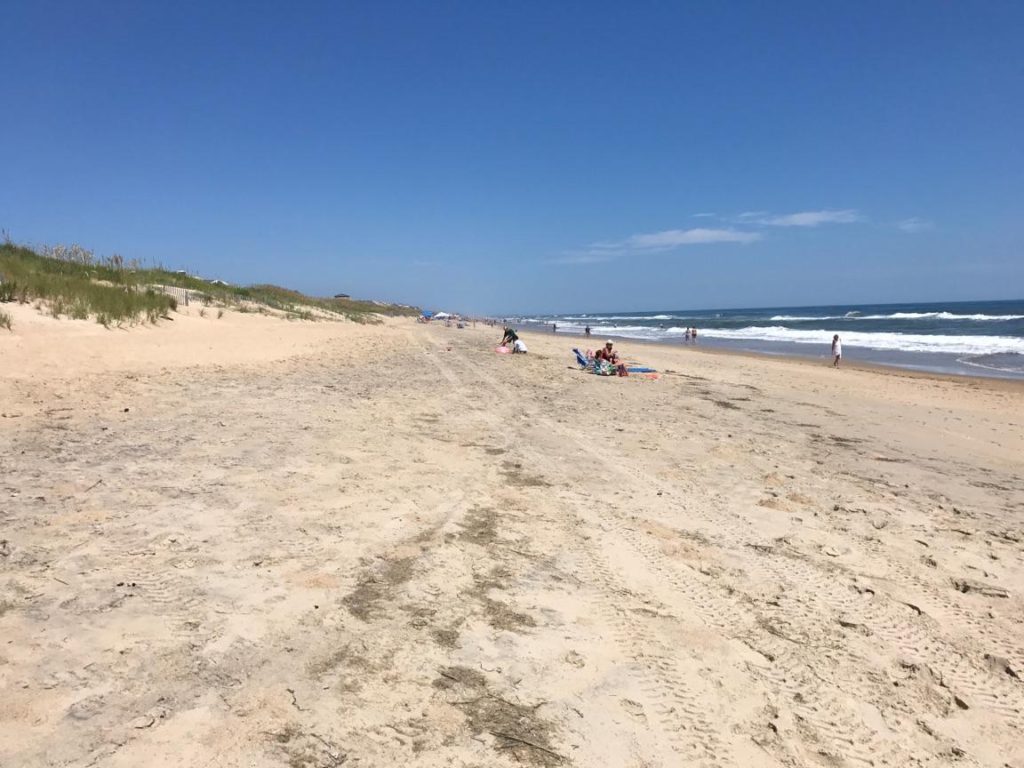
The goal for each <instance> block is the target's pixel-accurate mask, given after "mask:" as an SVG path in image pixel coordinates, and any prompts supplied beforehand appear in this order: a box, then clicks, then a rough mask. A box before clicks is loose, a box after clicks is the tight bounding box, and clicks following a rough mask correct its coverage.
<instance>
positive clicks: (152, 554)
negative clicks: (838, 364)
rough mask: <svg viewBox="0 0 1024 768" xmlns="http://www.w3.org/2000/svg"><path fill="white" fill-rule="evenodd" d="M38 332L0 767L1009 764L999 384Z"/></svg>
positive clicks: (1013, 644) (463, 335) (256, 326)
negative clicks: (632, 367)
mask: <svg viewBox="0 0 1024 768" xmlns="http://www.w3.org/2000/svg"><path fill="white" fill-rule="evenodd" d="M218 322H223V323H224V324H223V325H221V326H218V325H217V323H218ZM54 323H56V321H53V323H40V324H39V325H38V327H36V328H35V329H34V330H29V329H27V330H25V332H24V333H23V334H21V335H17V336H16V338H7V337H3V336H2V334H0V355H3V360H4V362H5V365H4V369H3V371H2V372H0V391H2V393H3V394H2V395H0V412H2V413H3V418H0V539H2V540H3V543H2V544H0V694H2V695H0V765H2V766H8V765H10V766H57V765H59V766H87V765H96V766H139V765H147V766H177V765H189V766H239V767H241V766H310V767H312V766H336V765H338V766H340V765H362V766H390V765H400V764H401V765H417V766H448V765H465V766H485V765H486V766H515V765H523V764H526V765H538V766H554V765H577V766H636V767H637V768H639V767H640V766H676V765H695V766H753V765H757V766H760V765H764V766H836V765H839V766H860V765H891V766H906V765H919V766H947V765H952V764H963V765H979V766H999V767H1002V766H1006V765H1011V766H1018V765H1021V764H1022V761H1024V682H1022V679H1024V642H1022V641H1021V637H1022V634H1024V601H1022V594H1024V459H1022V457H1024V388H1022V387H1021V386H1019V385H1018V384H1017V383H1014V382H1010V383H1007V382H999V381H991V380H984V381H983V380H976V379H959V378H945V379H944V378H942V377H937V376H932V375H915V374H907V373H905V372H890V371H877V370H869V369H853V368H850V369H844V370H840V371H833V370H832V369H831V368H829V367H828V366H827V365H814V364H811V363H808V362H805V361H792V360H785V359H781V360H780V359H770V358H760V357H753V356H746V355H736V354H699V353H693V352H692V351H691V350H676V349H673V348H671V347H661V346H655V345H648V344H644V345H641V344H632V343H630V342H629V341H628V340H622V341H620V342H617V346H620V347H622V348H623V350H624V352H625V354H626V356H627V357H628V358H632V359H635V360H636V361H637V362H641V363H644V364H649V365H652V366H653V367H656V368H658V369H659V370H660V371H662V372H663V373H662V375H661V376H660V378H658V379H656V380H655V379H648V378H644V377H629V378H626V379H618V378H601V377H596V376H592V375H588V374H585V373H583V372H581V371H579V370H577V369H575V366H574V364H573V357H572V354H571V351H570V349H571V347H572V346H574V345H576V340H573V339H570V338H566V337H565V336H563V335H561V334H559V335H557V336H556V335H553V334H542V333H527V334H524V338H525V339H526V341H527V343H528V344H529V347H530V354H528V355H525V356H500V355H496V354H494V352H493V347H494V345H495V341H496V339H497V337H498V336H500V329H494V328H486V327H484V326H482V325H479V326H478V327H477V328H476V329H465V330H458V329H456V328H445V327H444V326H438V325H433V326H423V325H417V324H415V323H412V322H409V321H388V322H386V323H385V324H382V325H379V326H357V325H353V324H348V323H344V324H342V323H338V324H334V323H331V324H329V323H318V324H308V323H286V322H283V321H279V320H273V319H269V318H259V317H248V316H247V317H243V316H231V315H229V316H227V317H225V318H224V320H223V321H216V320H212V321H211V320H202V321H200V320H199V319H198V318H195V317H182V318H181V319H179V320H178V321H176V322H175V323H174V324H173V327H171V326H170V324H168V326H161V327H159V328H146V329H135V330H132V331H128V332H107V331H102V329H99V330H100V332H101V333H100V334H97V333H96V332H95V330H94V329H92V328H91V327H86V326H85V325H84V324H75V323H72V322H71V321H62V323H63V324H62V325H55V324H54ZM15 327H16V329H17V328H18V327H19V326H18V325H16V326H15ZM115 333H120V336H119V337H117V343H121V342H122V341H123V342H124V346H123V347H122V348H120V350H119V348H118V346H117V345H116V344H112V343H110V339H111V338H114V336H113V335H114V334H115ZM102 334H108V335H106V336H104V335H102ZM40 340H45V349H44V348H43V345H42V344H34V342H38V341H40ZM597 341H598V340H596V339H592V340H591V342H592V343H597ZM62 345H63V346H62Z"/></svg>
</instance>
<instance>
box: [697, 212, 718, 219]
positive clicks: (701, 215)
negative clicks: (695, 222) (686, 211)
mask: <svg viewBox="0 0 1024 768" xmlns="http://www.w3.org/2000/svg"><path fill="white" fill-rule="evenodd" d="M714 217H715V214H713V213H695V214H693V218H695V219H713V218H714Z"/></svg>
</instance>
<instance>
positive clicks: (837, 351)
mask: <svg viewBox="0 0 1024 768" xmlns="http://www.w3.org/2000/svg"><path fill="white" fill-rule="evenodd" d="M842 359H843V342H841V341H840V340H839V334H838V333H837V334H835V335H834V336H833V337H832V367H833V368H838V367H839V361H840V360H842Z"/></svg>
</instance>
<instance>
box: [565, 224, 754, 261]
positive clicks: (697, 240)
mask: <svg viewBox="0 0 1024 768" xmlns="http://www.w3.org/2000/svg"><path fill="white" fill-rule="evenodd" d="M761 238H762V235H761V233H759V232H743V231H740V230H737V229H706V228H703V227H696V228H694V229H667V230H665V231H664V232H650V233H647V234H640V235H632V236H630V237H627V238H626V239H625V240H616V241H613V242H603V243H591V244H590V245H588V246H587V247H586V248H585V249H582V250H577V251H566V252H565V253H563V254H562V255H561V256H557V257H555V258H553V259H550V260H549V261H548V263H549V264H599V263H601V262H606V261H611V260H612V259H615V258H618V257H620V256H632V255H640V254H645V253H659V252H661V251H671V250H674V249H676V248H681V247H682V246H684V245H709V244H712V243H753V242H755V241H757V240H760V239H761Z"/></svg>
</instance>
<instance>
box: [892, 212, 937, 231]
mask: <svg viewBox="0 0 1024 768" xmlns="http://www.w3.org/2000/svg"><path fill="white" fill-rule="evenodd" d="M896 226H897V227H898V228H899V229H902V230H903V231H904V232H910V233H911V234H913V233H914V232H924V231H926V230H929V229H934V228H935V225H934V224H932V222H930V221H928V219H919V218H917V217H916V216H914V217H911V218H909V219H904V220H903V221H900V222H898V223H897V224H896Z"/></svg>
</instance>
